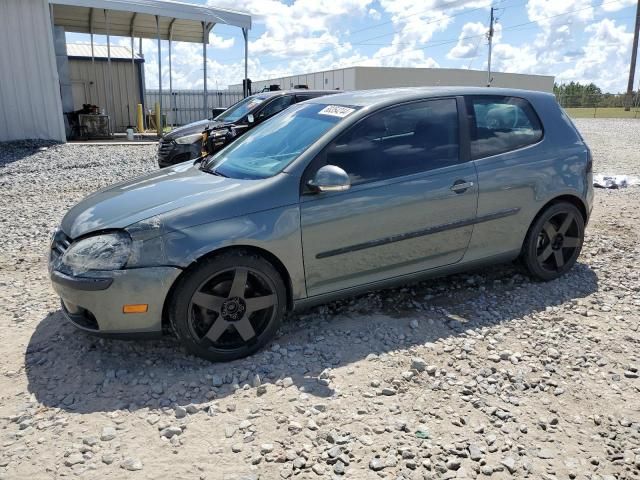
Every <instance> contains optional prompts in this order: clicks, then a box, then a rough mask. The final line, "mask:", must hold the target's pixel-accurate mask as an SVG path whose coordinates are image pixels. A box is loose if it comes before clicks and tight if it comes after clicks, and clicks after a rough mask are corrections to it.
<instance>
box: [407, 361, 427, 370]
mask: <svg viewBox="0 0 640 480" xmlns="http://www.w3.org/2000/svg"><path fill="white" fill-rule="evenodd" d="M411 368H412V369H413V370H417V371H418V372H424V371H425V370H426V369H427V362H425V361H424V360H423V359H422V358H420V357H412V358H411Z"/></svg>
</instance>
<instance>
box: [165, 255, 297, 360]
mask: <svg viewBox="0 0 640 480" xmlns="http://www.w3.org/2000/svg"><path fill="white" fill-rule="evenodd" d="M285 307H286V289H285V286H284V282H283V281H282V278H281V277H280V275H279V273H278V272H277V270H276V269H275V268H274V267H273V266H272V265H271V264H270V263H269V262H268V261H266V260H265V259H264V258H262V257H260V256H257V255H254V254H250V253H245V252H233V253H226V254H223V255H221V256H218V257H213V258H210V259H207V260H204V261H202V262H199V263H198V264H196V266H195V267H193V268H192V269H191V270H190V271H188V272H187V273H186V274H185V275H184V276H183V277H182V278H181V279H180V280H179V281H178V284H177V285H176V288H175V289H174V293H173V294H172V297H171V299H170V303H169V310H168V313H169V320H170V322H171V325H172V327H173V329H174V331H175V333H176V335H177V337H178V339H179V340H180V341H181V342H182V344H183V345H184V346H185V347H186V348H187V350H189V352H191V353H193V354H194V355H197V356H200V357H203V358H206V359H208V360H211V361H222V362H224V361H230V360H235V359H237V358H242V357H245V356H247V355H251V354H252V353H254V352H256V351H257V350H259V349H260V348H261V347H262V346H264V345H265V344H266V343H267V342H269V341H270V340H271V339H272V338H273V337H274V336H275V334H276V331H277V330H278V327H279V326H280V322H281V320H282V317H283V316H284V313H285Z"/></svg>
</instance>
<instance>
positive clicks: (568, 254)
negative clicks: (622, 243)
mask: <svg viewBox="0 0 640 480" xmlns="http://www.w3.org/2000/svg"><path fill="white" fill-rule="evenodd" d="M583 241H584V219H583V218H582V214H581V213H580V211H579V210H578V209H577V208H576V207H575V206H574V205H572V204H570V203H566V202H562V203H557V204H555V205H552V206H550V207H549V208H547V209H546V210H545V211H544V212H542V214H541V215H540V216H539V217H538V218H537V219H536V220H535V221H534V222H533V224H532V225H531V227H530V228H529V232H528V233H527V237H526V238H525V241H524V245H523V248H522V259H523V262H524V265H525V267H526V268H527V270H529V273H531V275H532V276H534V277H536V278H538V279H540V280H544V281H549V280H553V279H555V278H558V277H559V276H561V275H563V274H564V273H566V272H567V271H569V270H570V269H571V267H573V265H574V264H575V263H576V260H577V259H578V256H579V255H580V251H581V250H582V243H583Z"/></svg>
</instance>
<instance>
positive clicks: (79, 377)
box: [0, 119, 640, 480]
mask: <svg viewBox="0 0 640 480" xmlns="http://www.w3.org/2000/svg"><path fill="white" fill-rule="evenodd" d="M576 123H577V124H578V126H579V128H580V129H581V130H582V132H583V134H584V135H585V137H586V138H587V140H588V141H589V142H590V144H591V147H592V148H593V150H594V153H595V167H594V168H595V170H596V171H597V172H603V173H610V171H611V173H618V174H625V173H628V174H636V175H637V174H638V173H639V172H640V168H639V167H638V165H639V164H640V158H639V154H638V142H637V140H632V139H637V135H638V133H637V132H638V127H639V126H640V121H611V120H601V119H597V120H580V121H577V122H576ZM43 147H44V145H42V144H33V143H24V144H21V145H16V144H11V145H7V144H0V191H1V192H2V202H1V203H0V225H2V232H3V246H4V249H3V251H2V252H1V253H0V312H1V313H0V327H1V328H0V345H1V347H0V349H1V350H0V355H1V358H2V360H1V362H0V444H1V445H2V449H1V450H0V478H6V479H15V478H34V479H35V478H58V477H67V476H70V477H76V476H77V477H80V478H91V479H93V478H105V477H107V476H108V477H109V478H149V479H152V478H153V479H155V478H201V479H204V478H206V479H222V478H224V479H232V478H235V479H240V478H262V479H277V478H305V479H306V478H339V477H343V478H350V479H361V478H362V479H365V478H366V479H368V478H388V479H403V478H407V479H445V478H492V479H505V478H532V479H554V478H577V479H590V480H596V479H598V480H612V479H630V478H640V415H639V413H640V412H639V411H640V383H639V382H640V380H639V379H638V376H639V372H640V370H639V369H640V358H639V353H638V351H639V350H638V345H639V344H640V332H639V327H640V315H639V314H638V307H640V271H639V270H638V268H637V265H638V260H639V258H640V248H639V246H638V245H640V242H639V241H638V240H640V239H639V238H638V237H639V234H638V230H637V227H638V224H639V221H640V196H639V193H640V190H639V189H638V188H629V189H626V190H619V191H602V190H598V191H597V197H596V208H595V210H594V216H593V219H592V221H591V223H590V225H589V228H588V232H587V233H588V235H587V239H586V244H585V248H584V251H583V255H582V256H581V259H580V262H579V264H578V265H577V266H576V267H575V268H574V269H573V270H572V271H571V272H570V273H569V274H568V275H567V276H565V277H564V278H562V279H559V280H556V281H553V282H550V283H544V284H543V283H533V282H531V281H530V280H529V279H528V277H526V275H524V274H523V272H522V271H521V270H520V269H519V268H518V267H516V266H512V265H507V266H501V267H497V268H492V269H489V270H480V271H476V272H470V273H467V274H463V275H456V276H453V277H449V278H447V279H440V280H432V281H428V282H422V283H418V284H413V285H409V286H406V287H403V288H399V289H394V290H387V291H382V292H375V293H371V294H368V295H365V296H362V297H358V298H355V299H351V300H347V301H343V302H335V303H332V304H328V305H324V306H321V307H318V308H315V309H313V310H309V311H307V312H303V313H301V314H296V315H294V316H292V317H291V318H289V319H288V321H287V322H285V325H284V326H283V328H282V329H281V332H280V334H279V337H278V338H277V339H276V341H275V342H274V343H273V344H272V345H271V346H269V347H268V348H267V349H266V350H265V351H262V352H260V353H258V354H256V355H254V356H253V357H251V358H248V359H244V360H240V361H236V362H232V363H230V364H225V365H220V364H210V363H208V362H205V361H203V360H200V359H196V358H193V357H189V356H187V355H186V354H185V353H184V352H183V351H182V349H181V348H180V347H179V346H178V345H177V344H176V343H175V342H174V341H172V340H171V339H165V340H161V341H157V342H124V341H117V340H103V339H96V338H93V337H90V336H87V335H85V334H82V333H80V332H77V331H75V330H74V329H73V328H72V327H71V326H69V325H68V324H66V323H65V322H64V320H63V318H62V316H61V314H60V311H59V307H58V300H57V298H56V297H55V295H54V293H53V291H52V290H51V287H50V285H49V282H48V279H47V272H46V261H45V259H46V250H47V239H48V232H49V231H50V230H51V229H52V228H53V227H54V226H55V225H57V224H58V223H59V221H60V219H61V217H62V215H63V214H64V212H65V211H66V209H68V208H69V207H70V206H72V205H73V204H74V203H75V202H77V201H78V200H79V199H80V198H82V197H83V196H84V195H86V194H88V193H90V192H91V191H94V190H96V189H98V188H101V187H104V186H106V185H108V184H110V183H113V182H116V181H119V180H123V179H125V178H129V177H131V176H134V175H136V174H139V173H142V172H145V171H150V170H153V169H154V168H155V163H154V159H153V154H154V147H153V146H141V147H133V146H122V147H116V146H113V147H90V146H86V145H79V146H78V145H62V146H48V148H46V150H39V148H43Z"/></svg>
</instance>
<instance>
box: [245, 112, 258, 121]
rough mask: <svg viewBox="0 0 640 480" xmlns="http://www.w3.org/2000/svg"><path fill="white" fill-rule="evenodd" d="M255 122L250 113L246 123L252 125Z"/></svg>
mask: <svg viewBox="0 0 640 480" xmlns="http://www.w3.org/2000/svg"><path fill="white" fill-rule="evenodd" d="M255 121H256V119H255V118H254V117H253V113H250V114H249V115H247V122H249V123H253V122H255Z"/></svg>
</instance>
